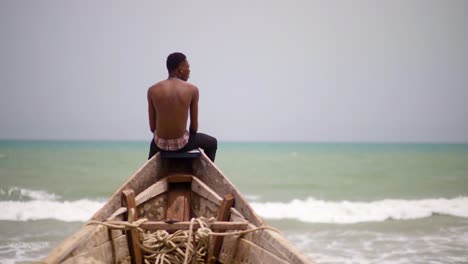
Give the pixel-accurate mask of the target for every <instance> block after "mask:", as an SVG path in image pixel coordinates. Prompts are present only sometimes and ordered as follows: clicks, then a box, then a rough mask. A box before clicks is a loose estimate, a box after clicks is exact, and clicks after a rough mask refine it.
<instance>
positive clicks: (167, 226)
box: [140, 221, 248, 231]
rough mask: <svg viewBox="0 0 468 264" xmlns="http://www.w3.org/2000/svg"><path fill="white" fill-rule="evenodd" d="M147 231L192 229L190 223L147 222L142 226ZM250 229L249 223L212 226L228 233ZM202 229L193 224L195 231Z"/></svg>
mask: <svg viewBox="0 0 468 264" xmlns="http://www.w3.org/2000/svg"><path fill="white" fill-rule="evenodd" d="M140 227H141V228H143V229H146V230H167V231H175V230H188V229H189V227H190V222H187V221H184V222H177V223H166V222H159V221H158V222H145V223H143V224H141V226H140ZM247 227H248V223H247V222H225V221H216V222H214V223H212V224H211V227H210V228H211V229H213V230H218V231H226V230H245V229H247ZM198 228H200V225H199V224H198V223H196V222H195V223H194V224H193V230H197V229H198Z"/></svg>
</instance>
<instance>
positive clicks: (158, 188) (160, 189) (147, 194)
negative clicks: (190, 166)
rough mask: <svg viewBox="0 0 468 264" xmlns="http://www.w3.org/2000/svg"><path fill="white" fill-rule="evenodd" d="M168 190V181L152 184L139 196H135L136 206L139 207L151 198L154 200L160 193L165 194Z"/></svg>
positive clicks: (163, 180)
mask: <svg viewBox="0 0 468 264" xmlns="http://www.w3.org/2000/svg"><path fill="white" fill-rule="evenodd" d="M168 189H169V187H168V181H167V179H166V178H164V179H162V180H160V181H158V182H156V183H154V184H153V185H151V186H150V187H148V188H147V189H146V190H144V191H142V192H141V193H140V194H138V195H137V197H136V198H135V199H136V205H137V206H138V205H140V204H142V203H144V202H146V201H148V200H149V199H151V198H154V197H156V196H158V195H160V194H161V193H164V192H167V190H168Z"/></svg>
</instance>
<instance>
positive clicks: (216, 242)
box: [210, 194, 235, 263]
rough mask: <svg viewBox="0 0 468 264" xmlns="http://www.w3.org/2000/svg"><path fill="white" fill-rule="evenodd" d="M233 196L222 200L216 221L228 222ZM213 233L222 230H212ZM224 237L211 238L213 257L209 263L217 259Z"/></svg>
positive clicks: (226, 196)
mask: <svg viewBox="0 0 468 264" xmlns="http://www.w3.org/2000/svg"><path fill="white" fill-rule="evenodd" d="M234 202H235V199H234V196H232V194H226V195H225V196H224V198H223V202H222V203H221V206H220V207H219V209H218V216H217V217H216V220H218V221H229V216H230V213H231V208H232V207H233V206H234ZM212 229H213V231H214V232H220V231H222V230H218V229H215V228H212ZM223 240H224V237H222V236H215V237H214V238H213V257H212V259H211V262H210V263H214V260H216V259H218V256H219V252H220V251H221V246H222V245H223Z"/></svg>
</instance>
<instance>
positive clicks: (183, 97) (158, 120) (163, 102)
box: [148, 52, 218, 162]
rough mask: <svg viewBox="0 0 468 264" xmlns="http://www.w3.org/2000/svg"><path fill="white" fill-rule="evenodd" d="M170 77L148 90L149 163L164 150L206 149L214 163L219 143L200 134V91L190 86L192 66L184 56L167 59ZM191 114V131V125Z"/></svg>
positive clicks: (178, 55)
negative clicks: (188, 123) (150, 137)
mask: <svg viewBox="0 0 468 264" xmlns="http://www.w3.org/2000/svg"><path fill="white" fill-rule="evenodd" d="M166 66H167V70H168V72H169V77H168V78H167V80H163V81H160V82H158V83H156V84H155V85H153V86H151V87H150V88H149V89H148V115H149V124H150V129H151V132H152V133H153V135H154V137H153V140H151V146H150V153H149V157H148V159H150V158H151V157H152V156H153V155H155V154H156V153H157V152H158V151H160V150H167V151H187V150H191V149H194V148H198V147H200V148H202V149H203V150H204V152H205V154H206V155H207V156H208V158H210V159H211V161H213V162H214V160H215V156H216V149H217V145H218V143H217V140H216V138H214V137H211V136H209V135H206V134H203V133H197V131H198V96H199V95H198V88H197V87H196V86H195V85H193V84H191V83H188V82H187V80H188V78H189V77H190V65H189V64H188V62H187V58H186V56H185V55H184V54H182V53H179V52H176V53H172V54H170V55H169V56H168V57H167V61H166ZM189 113H190V127H189V131H187V121H188V117H189Z"/></svg>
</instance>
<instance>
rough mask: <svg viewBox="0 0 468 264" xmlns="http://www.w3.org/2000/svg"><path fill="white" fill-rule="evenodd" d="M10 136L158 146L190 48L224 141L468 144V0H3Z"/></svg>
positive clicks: (196, 78) (1, 71)
mask: <svg viewBox="0 0 468 264" xmlns="http://www.w3.org/2000/svg"><path fill="white" fill-rule="evenodd" d="M0 36H1V44H0V45H1V46H0V89H1V93H0V139H105V140H126V139H130V140H150V138H151V133H150V131H149V125H148V115H147V101H146V91H147V89H148V87H149V86H151V85H152V84H154V83H155V82H157V81H159V80H161V79H164V78H167V71H166V68H165V60H166V57H167V55H168V54H169V53H171V52H174V51H181V52H184V53H185V54H186V55H187V57H188V60H189V63H190V64H191V70H192V73H191V79H190V80H189V81H190V82H192V83H194V84H195V85H197V86H198V87H199V89H200V106H199V107H200V110H199V119H200V120H199V130H200V131H201V132H206V133H209V134H212V135H214V136H216V137H217V138H218V139H219V140H221V141H227V140H240V141H245V140H248V141H255V140H268V141H360V142H362V141H366V142H369V141H371V142H374V141H392V142H395V141H401V142H415V141H416V142H428V141H430V142H468V106H467V101H468V1H465V0H460V1H450V0H447V1H441V0H437V1H430V0H421V1H411V0H399V1H398V0H396V1H395V0H392V1H374V0H370V1H310V0H304V1H250V0H249V1H247V0H243V1H137V2H134V1H116V0H107V1H94V0H93V1H62V0H57V1H50V0H46V1H36V0H31V1H23V0H1V1H0Z"/></svg>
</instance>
